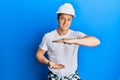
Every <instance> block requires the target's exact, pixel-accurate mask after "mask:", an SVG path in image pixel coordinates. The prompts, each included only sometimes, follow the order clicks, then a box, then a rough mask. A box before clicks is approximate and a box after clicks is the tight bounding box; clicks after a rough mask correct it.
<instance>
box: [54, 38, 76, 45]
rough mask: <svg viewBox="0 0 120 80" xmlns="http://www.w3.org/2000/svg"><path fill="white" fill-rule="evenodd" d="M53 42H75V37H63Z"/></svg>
mask: <svg viewBox="0 0 120 80" xmlns="http://www.w3.org/2000/svg"><path fill="white" fill-rule="evenodd" d="M53 42H56V43H64V44H75V42H76V41H75V39H70V38H62V39H58V40H54V41H53Z"/></svg>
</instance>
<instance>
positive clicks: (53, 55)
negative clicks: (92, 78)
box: [39, 30, 86, 77]
mask: <svg viewBox="0 0 120 80" xmlns="http://www.w3.org/2000/svg"><path fill="white" fill-rule="evenodd" d="M84 36H86V34H84V33H82V32H78V31H73V30H69V32H68V33H67V34H66V35H64V36H60V35H59V34H58V33H57V30H54V31H51V32H49V33H46V34H45V35H44V37H43V39H42V42H41V44H40V45H39V48H41V49H43V50H46V51H47V54H48V58H49V60H50V61H53V62H55V63H57V64H63V65H65V68H64V69H53V68H49V67H48V68H49V70H50V71H51V72H53V73H54V74H56V75H58V76H60V77H62V76H68V75H70V74H74V73H75V71H76V70H77V53H78V48H79V45H75V44H71V45H69V44H64V43H53V42H52V41H54V40H58V39H62V38H82V37H84Z"/></svg>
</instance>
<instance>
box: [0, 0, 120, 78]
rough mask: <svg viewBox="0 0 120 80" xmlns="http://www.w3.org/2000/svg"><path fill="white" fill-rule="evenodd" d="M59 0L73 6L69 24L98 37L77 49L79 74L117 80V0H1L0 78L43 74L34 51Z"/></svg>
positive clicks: (52, 19)
mask: <svg viewBox="0 0 120 80" xmlns="http://www.w3.org/2000/svg"><path fill="white" fill-rule="evenodd" d="M65 2H69V3H72V4H73V6H74V8H75V9H76V16H77V17H76V18H74V20H73V23H72V25H71V29H74V30H78V31H82V32H84V33H86V34H89V35H92V36H96V37H97V38H99V39H100V40H101V44H100V46H98V47H92V48H90V47H84V46H82V47H81V48H80V49H79V54H78V57H79V59H78V63H79V65H78V72H79V75H80V76H81V78H82V79H83V80H119V77H120V51H119V50H120V48H119V47H120V42H119V41H120V33H119V29H120V0H1V1H0V80H45V79H46V77H47V71H48V70H47V66H46V65H43V64H41V63H39V62H38V61H37V60H36V57H35V54H36V50H37V48H38V45H39V43H40V41H41V39H42V37H43V35H44V34H45V33H46V32H49V31H51V30H53V29H56V28H57V20H56V11H57V9H58V7H59V6H60V5H61V4H63V3H65Z"/></svg>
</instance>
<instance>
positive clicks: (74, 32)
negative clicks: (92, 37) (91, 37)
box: [70, 30, 87, 38]
mask: <svg viewBox="0 0 120 80" xmlns="http://www.w3.org/2000/svg"><path fill="white" fill-rule="evenodd" d="M70 34H71V35H72V36H75V37H79V38H80V37H84V36H87V34H85V33H83V32H81V31H75V30H70Z"/></svg>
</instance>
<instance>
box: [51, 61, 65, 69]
mask: <svg viewBox="0 0 120 80" xmlns="http://www.w3.org/2000/svg"><path fill="white" fill-rule="evenodd" d="M49 67H50V68H53V69H63V68H65V66H64V65H63V64H56V63H54V62H51V61H50V62H49Z"/></svg>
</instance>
